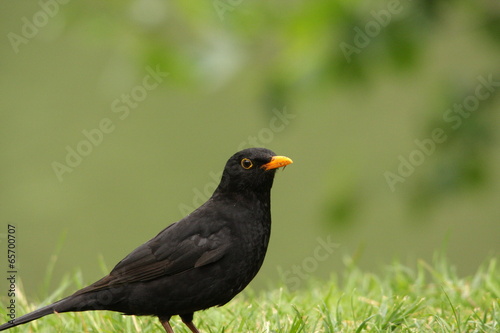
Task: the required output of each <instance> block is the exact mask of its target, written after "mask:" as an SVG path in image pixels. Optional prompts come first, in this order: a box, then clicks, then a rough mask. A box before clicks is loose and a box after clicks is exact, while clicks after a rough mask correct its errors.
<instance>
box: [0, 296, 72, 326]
mask: <svg viewBox="0 0 500 333" xmlns="http://www.w3.org/2000/svg"><path fill="white" fill-rule="evenodd" d="M64 301H65V299H62V300H60V301H58V302H55V303H53V304H50V305H47V306H44V307H43V308H40V309H38V310H35V311H33V312H30V313H28V314H25V315H24V316H21V317H18V318H15V319H13V320H10V321H8V322H7V323H5V324H3V325H0V331H3V330H6V329H9V328H11V327H14V326H17V325H21V324H25V323H27V322H30V321H32V320H35V319H38V318H41V317H44V316H46V315H49V314H52V313H54V312H55V311H57V310H56V307H57V306H58V305H59V304H60V303H62V302H64Z"/></svg>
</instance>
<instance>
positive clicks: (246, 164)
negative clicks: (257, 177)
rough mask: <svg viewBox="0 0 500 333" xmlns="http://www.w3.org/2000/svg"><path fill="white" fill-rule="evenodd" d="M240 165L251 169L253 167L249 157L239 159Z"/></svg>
mask: <svg viewBox="0 0 500 333" xmlns="http://www.w3.org/2000/svg"><path fill="white" fill-rule="evenodd" d="M240 164H241V167H242V168H243V169H245V170H248V169H251V168H252V167H253V162H252V160H250V159H249V158H244V159H242V160H241V163H240Z"/></svg>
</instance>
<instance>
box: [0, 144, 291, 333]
mask: <svg viewBox="0 0 500 333" xmlns="http://www.w3.org/2000/svg"><path fill="white" fill-rule="evenodd" d="M290 163H292V160H290V159H289V158H287V157H284V156H276V155H275V154H274V153H273V152H272V151H270V150H268V149H264V148H250V149H245V150H242V151H240V152H238V153H236V154H234V155H233V156H232V157H231V158H230V159H229V160H228V161H227V163H226V166H225V168H224V172H223V175H222V179H221V182H220V184H219V186H218V187H217V189H216V190H215V191H214V193H213V195H212V197H211V198H210V199H209V200H208V201H207V202H206V203H204V204H203V205H202V206H200V207H199V208H198V209H196V210H195V211H193V212H192V213H191V214H189V215H188V216H186V217H185V218H183V219H182V220H180V221H178V222H176V223H174V224H171V225H170V226H168V227H167V228H165V229H164V230H162V231H161V232H160V233H159V234H158V235H157V236H156V237H154V238H153V239H151V240H149V241H148V242H146V243H144V244H143V245H141V246H139V247H138V248H136V249H135V250H134V251H132V252H131V253H130V254H129V255H128V256H127V257H125V258H124V259H123V260H122V261H120V262H119V263H118V264H117V265H116V266H115V267H114V268H113V270H112V271H111V272H110V273H109V275H107V276H105V277H104V278H102V279H101V280H99V281H97V282H95V283H93V284H92V285H90V286H88V287H85V288H83V289H81V290H79V291H77V292H75V293H74V294H73V295H70V296H68V297H66V298H64V299H62V300H60V301H58V302H55V303H53V304H51V305H48V306H45V307H43V308H40V309H38V310H36V311H33V312H31V313H29V314H26V315H24V316H21V317H19V318H16V319H15V320H13V321H10V322H8V323H6V324H3V325H1V326H0V331H1V330H5V329H8V328H11V327H14V326H17V325H20V324H24V323H27V322H30V321H32V320H35V319H38V318H40V317H43V316H46V315H48V314H51V313H54V312H59V313H62V312H71V311H90V310H111V311H118V312H121V313H124V314H129V315H150V316H157V317H158V318H159V319H160V321H161V323H162V325H163V327H164V328H165V330H166V331H167V332H169V333H171V332H173V330H172V328H171V326H170V324H169V320H170V318H171V316H174V315H180V317H181V319H182V320H183V322H184V323H185V324H186V325H187V326H188V327H189V329H190V330H191V331H192V332H194V333H196V332H198V330H197V329H196V327H195V326H194V324H193V322H192V320H193V314H194V312H196V311H199V310H203V309H206V308H209V307H212V306H217V305H219V306H220V305H223V304H225V303H227V302H228V301H230V300H231V299H232V298H233V297H234V296H235V295H237V294H238V293H239V292H240V291H242V290H243V289H244V288H245V287H246V286H247V285H248V283H249V282H250V281H251V280H252V279H253V278H254V277H255V275H256V274H257V272H258V271H259V269H260V267H261V265H262V263H263V261H264V256H265V254H266V250H267V245H268V242H269V237H270V232H271V212H270V191H271V187H272V184H273V179H274V175H275V171H276V169H277V168H279V167H282V166H286V165H288V164H290Z"/></svg>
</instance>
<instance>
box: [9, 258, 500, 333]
mask: <svg viewBox="0 0 500 333" xmlns="http://www.w3.org/2000/svg"><path fill="white" fill-rule="evenodd" d="M75 284H76V286H77V287H80V286H83V285H84V283H83V282H82V279H81V275H79V274H75V275H73V276H71V277H68V278H66V279H64V281H63V283H61V285H60V288H58V290H56V291H55V292H54V293H52V294H51V295H50V296H49V297H47V299H46V300H44V301H43V302H42V303H43V304H48V303H49V302H52V301H54V300H57V299H59V298H61V297H62V296H64V295H63V293H64V291H65V290H68V287H69V286H70V285H71V286H72V287H71V290H73V289H74V288H75ZM305 284H306V285H307V287H306V288H304V289H301V290H297V291H289V290H288V289H287V287H286V286H284V285H283V286H282V287H279V288H276V289H273V290H268V291H262V292H256V291H254V290H251V289H247V290H245V292H243V293H242V294H241V295H239V296H237V297H236V298H235V299H234V300H232V301H231V302H230V303H228V304H226V305H225V306H223V307H221V308H212V309H209V310H206V311H201V312H197V313H196V315H195V324H196V325H197V326H198V328H199V329H200V330H201V331H202V332H204V333H216V332H217V333H226V332H268V333H274V332H276V333H278V332H289V333H299V332H303V333H309V332H326V333H330V332H331V333H333V332H355V333H361V332H454V333H455V332H457V333H461V332H463V333H465V332H488V333H493V332H500V268H499V267H498V265H497V260H496V259H495V258H493V259H490V260H488V261H486V262H485V263H483V264H482V265H481V266H480V267H479V268H478V270H477V272H476V273H475V274H474V275H472V276H468V277H465V278H461V277H458V276H457V274H456V273H455V271H454V268H453V267H452V266H451V265H450V264H449V263H448V262H447V261H446V260H445V259H444V258H443V257H442V256H436V259H435V260H434V262H433V263H432V264H430V263H427V262H424V261H419V262H418V263H417V265H416V269H410V268H408V267H405V266H403V265H401V264H399V263H394V264H392V265H390V266H389V267H387V268H386V269H385V270H384V273H382V274H379V275H375V274H373V273H369V272H363V271H362V270H360V269H359V268H358V267H357V266H356V265H355V264H354V263H352V262H350V261H349V260H346V268H345V270H344V272H342V273H341V274H339V275H333V276H332V277H331V278H330V279H329V280H328V281H320V280H314V279H311V280H309V281H306V282H305ZM67 293H68V292H66V293H65V294H67ZM7 301H8V299H7V298H5V297H3V298H2V303H1V304H0V317H1V318H6V302H7ZM16 302H17V311H18V314H24V313H27V312H29V311H32V310H34V309H36V308H37V307H38V306H39V304H34V303H32V302H29V301H28V300H27V299H26V298H25V297H24V296H23V294H22V293H21V294H19V293H18V294H17V298H16ZM171 324H172V325H173V327H174V330H175V332H176V333H187V332H189V330H188V329H187V328H186V327H185V326H184V325H183V324H182V322H181V321H180V319H179V318H178V317H174V318H173V319H172V321H171ZM162 331H163V329H162V328H161V326H160V324H159V322H158V320H157V319H156V318H150V317H134V316H122V315H120V314H118V313H114V312H107V311H95V312H81V313H65V314H56V315H50V316H47V317H44V318H41V319H39V320H37V321H34V322H32V323H30V324H26V325H22V326H18V327H16V328H13V329H11V330H10V331H9V332H12V333H14V332H34V333H35V332H50V333H53V332H100V333H105V332H162Z"/></svg>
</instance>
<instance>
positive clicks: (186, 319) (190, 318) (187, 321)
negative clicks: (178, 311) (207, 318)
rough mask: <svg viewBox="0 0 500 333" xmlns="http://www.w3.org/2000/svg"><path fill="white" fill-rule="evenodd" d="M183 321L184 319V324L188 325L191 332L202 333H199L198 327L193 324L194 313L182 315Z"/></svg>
mask: <svg viewBox="0 0 500 333" xmlns="http://www.w3.org/2000/svg"><path fill="white" fill-rule="evenodd" d="M181 319H182V322H183V323H184V324H186V326H187V327H188V328H189V329H190V330H191V332H193V333H200V331H198V329H197V328H196V326H194V324H193V314H192V313H189V314H183V315H181Z"/></svg>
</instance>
